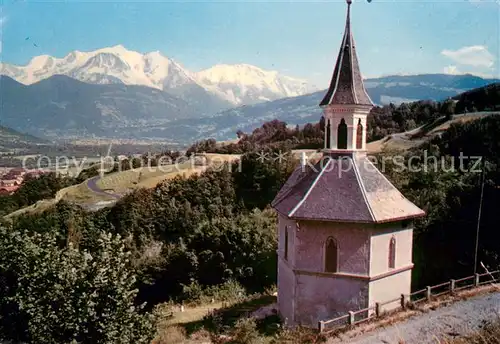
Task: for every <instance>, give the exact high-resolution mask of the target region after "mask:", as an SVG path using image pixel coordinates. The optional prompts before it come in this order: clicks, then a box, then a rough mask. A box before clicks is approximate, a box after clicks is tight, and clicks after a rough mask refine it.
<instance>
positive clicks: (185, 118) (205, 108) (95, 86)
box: [0, 46, 498, 143]
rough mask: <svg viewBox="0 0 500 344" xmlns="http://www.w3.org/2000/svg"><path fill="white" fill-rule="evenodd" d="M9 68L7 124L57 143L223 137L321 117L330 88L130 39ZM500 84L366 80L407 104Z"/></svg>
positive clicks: (458, 78) (377, 98) (388, 98)
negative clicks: (192, 62) (183, 59)
mask: <svg viewBox="0 0 500 344" xmlns="http://www.w3.org/2000/svg"><path fill="white" fill-rule="evenodd" d="M0 75H1V76H0V111H1V112H0V113H1V115H0V125H4V126H7V127H10V128H13V129H15V130H18V131H21V132H25V133H29V134H33V135H36V136H39V137H44V138H49V139H51V140H57V139H60V138H64V139H71V138H99V137H101V138H127V139H148V138H150V139H155V140H158V139H160V140H164V141H167V142H169V141H170V142H176V143H189V142H192V141H193V140H198V139H202V138H206V137H214V138H217V139H219V140H224V139H229V138H234V136H235V132H236V131H237V130H239V129H241V130H243V131H250V130H253V129H255V128H256V127H258V126H260V125H261V124H262V123H263V122H264V121H267V120H270V119H274V118H278V119H280V120H284V121H286V122H287V123H289V124H292V125H295V124H299V125H300V124H304V123H307V122H311V121H317V120H318V119H319V118H320V116H321V109H320V108H319V106H318V104H319V102H320V100H321V97H322V96H323V95H324V93H325V90H321V91H315V92H312V93H310V92H311V91H313V89H312V88H311V87H310V86H309V85H308V84H307V82H305V81H302V80H299V79H294V78H291V77H288V76H284V75H281V74H279V73H277V72H275V71H265V70H262V69H260V68H258V67H255V66H251V65H246V64H240V65H217V66H214V67H212V68H209V69H206V70H203V71H200V72H192V71H188V70H187V69H185V68H183V67H182V66H181V65H180V64H179V63H177V62H175V61H173V60H172V59H169V58H167V57H164V56H162V55H161V54H160V53H158V52H152V53H147V54H140V53H138V52H133V51H129V50H127V49H125V48H124V47H123V46H115V47H111V48H104V49H99V50H96V51H93V52H79V51H74V52H71V53H70V54H68V55H67V56H65V57H64V58H55V57H51V56H46V55H44V56H37V57H34V58H33V59H32V60H31V61H30V63H28V64H27V65H26V66H15V65H10V64H1V65H0ZM493 82H498V80H494V79H484V78H481V77H477V76H473V75H446V74H423V75H409V76H387V77H381V78H372V79H366V80H365V85H366V89H367V91H368V93H369V95H370V97H371V98H372V100H373V101H374V102H375V103H376V104H387V103H391V102H392V103H395V104H399V103H401V102H410V101H416V100H422V99H430V100H443V99H446V98H449V97H453V96H456V95H457V94H459V93H462V92H464V91H467V90H470V89H474V88H477V87H481V86H485V85H487V84H490V83H493ZM325 86H326V85H325Z"/></svg>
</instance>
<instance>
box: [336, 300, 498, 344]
mask: <svg viewBox="0 0 500 344" xmlns="http://www.w3.org/2000/svg"><path fill="white" fill-rule="evenodd" d="M499 317H500V292H497V293H493V294H492V293H490V294H484V295H479V296H476V297H472V298H470V299H467V300H464V301H458V302H456V303H453V304H451V305H449V306H446V307H442V308H438V309H436V310H430V311H429V312H427V313H422V314H419V315H415V316H413V317H411V318H409V319H407V320H405V321H403V322H400V323H396V324H394V325H390V326H388V327H385V328H380V329H376V330H374V331H371V332H368V333H366V334H362V335H360V336H358V337H355V338H352V339H348V338H346V336H345V335H342V337H341V338H332V339H330V340H329V341H328V344H337V343H351V344H399V343H405V344H431V343H432V344H438V343H444V341H443V339H450V338H454V337H459V336H463V335H466V334H470V333H472V332H474V331H475V330H477V329H478V328H480V327H481V326H482V325H483V324H484V323H485V322H488V321H492V320H495V319H498V318H499Z"/></svg>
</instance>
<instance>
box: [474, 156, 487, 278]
mask: <svg viewBox="0 0 500 344" xmlns="http://www.w3.org/2000/svg"><path fill="white" fill-rule="evenodd" d="M481 163H482V167H481V173H482V175H481V198H480V199H479V212H478V214H477V228H476V250H475V252H474V274H476V273H477V251H478V248H479V228H480V227H481V212H482V209H483V196H484V178H485V176H486V171H485V160H484V156H483V157H482V158H481Z"/></svg>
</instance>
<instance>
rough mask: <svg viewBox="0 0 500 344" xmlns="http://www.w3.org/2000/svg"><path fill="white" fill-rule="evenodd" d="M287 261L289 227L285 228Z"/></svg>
mask: <svg viewBox="0 0 500 344" xmlns="http://www.w3.org/2000/svg"><path fill="white" fill-rule="evenodd" d="M284 258H285V260H288V226H285V254H284Z"/></svg>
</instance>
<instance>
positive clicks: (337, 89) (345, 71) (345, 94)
mask: <svg viewBox="0 0 500 344" xmlns="http://www.w3.org/2000/svg"><path fill="white" fill-rule="evenodd" d="M330 104H343V105H369V106H373V103H372V101H371V99H370V97H369V96H368V93H366V90H365V86H364V83H363V77H362V75H361V72H360V70H359V63H358V56H357V54H356V45H355V43H354V38H353V36H352V31H351V5H350V3H349V4H348V9H347V20H346V26H345V32H344V38H343V39H342V45H341V46H340V51H339V55H338V57H337V63H336V65H335V69H334V72H333V77H332V81H331V83H330V87H329V89H328V91H327V93H326V95H325V97H324V98H323V100H322V101H321V103H320V105H321V106H325V105H330Z"/></svg>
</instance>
